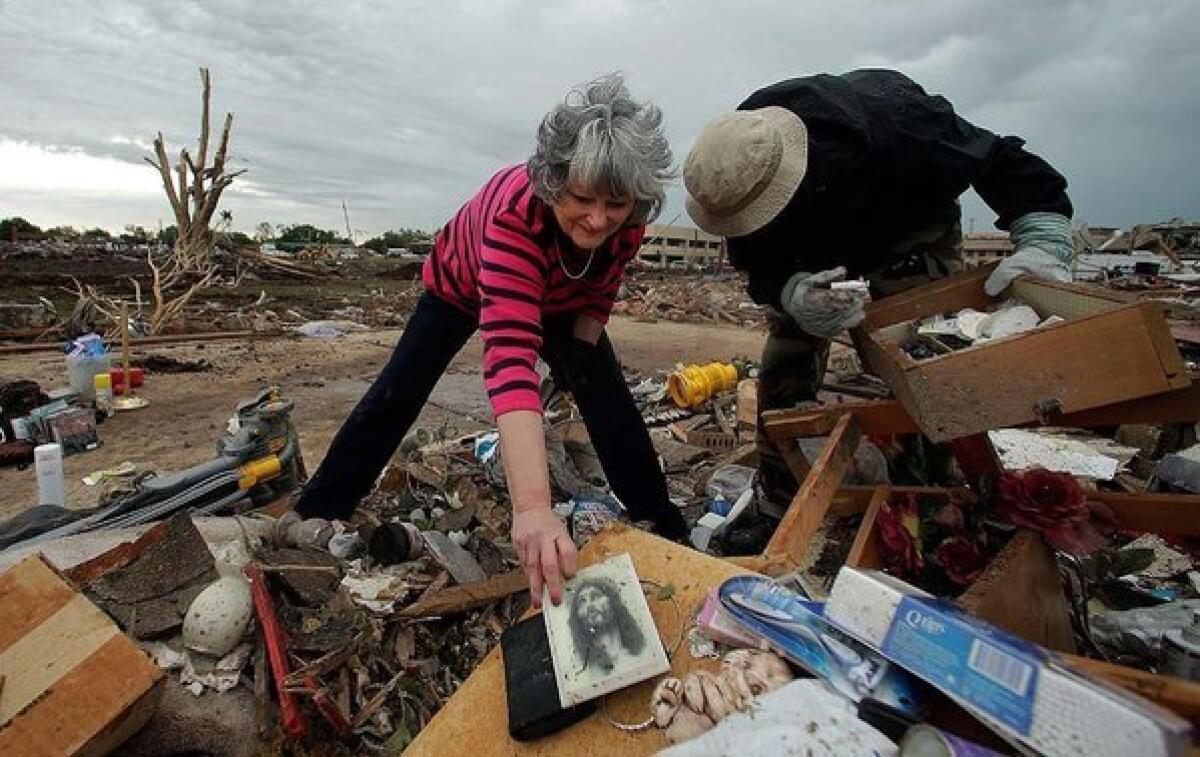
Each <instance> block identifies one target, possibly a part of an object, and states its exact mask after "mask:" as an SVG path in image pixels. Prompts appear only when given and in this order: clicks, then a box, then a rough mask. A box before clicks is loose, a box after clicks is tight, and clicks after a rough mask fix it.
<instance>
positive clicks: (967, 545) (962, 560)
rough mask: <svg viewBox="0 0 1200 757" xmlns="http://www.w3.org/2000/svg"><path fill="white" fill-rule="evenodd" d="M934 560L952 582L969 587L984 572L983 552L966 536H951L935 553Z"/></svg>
mask: <svg viewBox="0 0 1200 757" xmlns="http://www.w3.org/2000/svg"><path fill="white" fill-rule="evenodd" d="M933 556H934V558H935V559H936V560H937V561H938V564H940V565H941V566H942V570H944V571H946V575H947V576H948V577H949V578H950V580H951V581H953V582H954V583H956V584H958V585H959V586H967V585H968V584H970V583H971V582H972V581H974V580H975V579H976V577H978V576H979V574H980V572H981V571H982V570H983V551H982V550H980V549H979V545H977V544H976V543H975V542H973V541H971V540H970V539H968V538H966V537H965V536H951V537H950V538H948V539H945V540H944V541H942V543H941V544H939V545H938V547H937V549H935V550H934V552H933Z"/></svg>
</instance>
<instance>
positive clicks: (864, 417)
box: [763, 400, 920, 440]
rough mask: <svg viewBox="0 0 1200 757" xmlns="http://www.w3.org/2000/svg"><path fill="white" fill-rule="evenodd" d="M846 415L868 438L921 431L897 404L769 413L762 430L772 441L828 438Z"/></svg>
mask: <svg viewBox="0 0 1200 757" xmlns="http://www.w3.org/2000/svg"><path fill="white" fill-rule="evenodd" d="M846 413H851V414H853V415H854V418H855V420H856V421H857V422H858V425H859V429H860V430H861V431H862V432H863V433H864V434H866V435H868V436H885V435H888V436H890V435H895V434H915V433H918V432H919V431H920V429H919V428H918V427H917V424H916V422H915V421H913V419H912V416H910V415H909V414H908V411H907V410H905V409H904V405H902V404H901V403H900V402H899V401H897V400H875V401H870V402H845V403H842V404H840V405H830V406H828V407H823V408H817V409H815V410H768V411H766V412H764V413H763V430H764V431H765V432H766V434H767V436H768V437H770V438H771V439H772V440H777V439H794V438H796V437H811V436H828V435H829V433H830V432H831V431H833V427H834V426H836V425H837V422H838V419H839V418H840V417H841V416H843V415H845V414H846Z"/></svg>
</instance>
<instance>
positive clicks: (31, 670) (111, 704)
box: [0, 555, 165, 755]
mask: <svg viewBox="0 0 1200 757" xmlns="http://www.w3.org/2000/svg"><path fill="white" fill-rule="evenodd" d="M0 629H2V631H0V637H2V639H3V641H2V643H0V678H3V679H4V680H5V684H4V692H3V699H2V700H0V754H72V755H74V754H108V753H109V752H111V751H112V750H114V749H116V748H117V747H118V746H119V745H120V744H121V742H123V741H124V740H125V739H127V738H128V737H129V736H130V735H132V734H133V733H134V732H136V731H137V730H138V729H140V728H141V727H142V726H143V725H145V724H146V721H147V720H149V718H150V716H151V715H152V714H153V713H154V710H155V708H157V706H158V701H159V699H160V698H161V696H162V688H163V686H162V685H163V682H164V681H165V674H164V673H163V671H161V670H159V669H158V667H157V666H156V665H154V663H153V662H152V661H151V660H150V659H149V657H148V656H147V655H146V654H145V653H144V652H143V651H142V650H140V649H139V648H138V647H136V646H135V645H134V644H133V642H131V641H130V640H129V639H128V638H127V637H126V636H124V635H123V634H122V633H121V632H120V630H119V629H118V628H117V627H116V624H115V623H113V621H112V620H111V619H110V618H109V617H108V616H107V615H105V614H104V612H103V611H101V610H100V609H99V608H98V607H96V606H95V605H94V604H92V603H91V602H90V601H88V599H87V597H85V596H84V595H83V594H80V593H78V592H77V591H75V590H74V589H73V588H72V587H71V586H70V584H69V583H68V582H67V580H66V578H65V577H63V576H61V575H60V574H59V573H57V572H56V571H55V570H54V569H53V568H52V567H51V566H50V565H49V564H48V563H46V561H45V559H44V558H43V557H42V556H41V555H35V556H33V557H29V558H26V559H25V560H23V561H21V562H20V563H17V564H16V565H15V566H13V567H12V568H10V569H9V570H8V571H7V572H5V573H4V574H3V576H0Z"/></svg>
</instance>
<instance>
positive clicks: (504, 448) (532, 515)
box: [496, 410, 575, 608]
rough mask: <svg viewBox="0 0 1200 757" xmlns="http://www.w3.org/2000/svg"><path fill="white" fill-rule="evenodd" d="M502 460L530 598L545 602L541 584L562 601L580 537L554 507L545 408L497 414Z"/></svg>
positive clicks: (537, 603)
mask: <svg viewBox="0 0 1200 757" xmlns="http://www.w3.org/2000/svg"><path fill="white" fill-rule="evenodd" d="M496 424H497V425H498V426H499V427H500V459H501V460H502V461H503V462H504V473H505V476H506V477H507V479H508V494H509V496H510V497H512V502H513V524H512V540H513V546H515V547H516V548H517V557H519V558H520V560H521V567H522V568H523V569H524V570H525V575H526V576H528V577H529V593H530V601H531V603H532V604H533V606H534V607H535V608H538V607H541V606H542V587H543V586H548V587H549V588H550V600H551V601H552V602H554V604H558V603H559V602H562V596H563V578H564V577H566V578H570V577H571V576H573V575H575V542H573V541H571V537H570V535H568V534H567V529H566V527H565V526H563V524H562V521H560V520H559V519H558V518H556V517H555V516H554V513H552V512H551V511H550V501H551V500H550V473H549V471H548V469H547V467H546V437H545V436H544V434H543V432H542V415H541V413H535V412H531V411H529V410H513V411H511V412H508V413H505V414H504V415H501V416H500V417H499V418H497V419H496Z"/></svg>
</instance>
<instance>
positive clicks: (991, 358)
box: [852, 267, 1191, 442]
mask: <svg viewBox="0 0 1200 757" xmlns="http://www.w3.org/2000/svg"><path fill="white" fill-rule="evenodd" d="M990 272H991V268H990V267H988V268H982V269H975V270H971V271H967V272H964V273H961V274H958V275H956V276H952V277H950V278H946V279H942V280H940V281H935V282H932V283H930V284H927V285H925V286H921V287H918V288H916V289H912V290H910V291H908V292H903V293H901V294H898V295H894V296H892V297H888V298H886V299H883V300H880V301H879V302H875V303H872V304H871V305H869V306H868V307H867V314H866V318H865V320H864V321H863V323H862V325H861V326H859V327H858V328H856V329H854V331H853V332H852V336H853V337H854V342H855V345H856V346H857V347H858V350H859V353H860V354H861V356H862V358H863V361H864V362H865V363H866V365H867V366H869V367H870V369H871V370H872V371H873V372H874V373H876V374H877V375H878V376H879V377H880V378H882V379H883V380H884V381H886V382H887V383H888V385H889V386H890V387H891V388H892V391H893V392H894V393H895V394H896V397H897V399H899V400H900V401H901V402H902V403H903V404H904V407H905V409H907V410H908V412H909V414H910V415H911V416H912V417H913V420H915V421H916V422H917V424H918V425H919V426H920V427H921V430H922V431H923V432H924V433H925V434H926V435H927V436H928V437H929V438H930V439H933V440H934V441H939V442H940V441H948V440H950V439H957V438H960V437H964V436H970V435H972V434H976V433H979V432H982V431H987V430H989V429H996V428H1005V427H1009V426H1017V425H1021V424H1028V423H1034V422H1036V421H1037V420H1038V419H1039V417H1040V413H1039V409H1040V408H1046V409H1054V408H1057V409H1058V410H1059V411H1060V412H1062V413H1071V412H1078V411H1080V410H1087V409H1089V408H1094V407H1099V406H1102V405H1108V404H1112V403H1114V402H1121V401H1124V400H1130V399H1136V398H1138V397H1145V396H1149V395H1153V394H1158V393H1160V392H1166V391H1170V390H1172V389H1178V388H1182V387H1186V386H1187V385H1188V384H1189V383H1190V381H1191V379H1190V377H1189V376H1188V373H1187V370H1186V366H1185V365H1184V362H1183V359H1182V357H1181V356H1180V354H1179V350H1178V349H1177V348H1176V346H1175V342H1174V340H1173V339H1172V338H1171V332H1170V330H1169V329H1168V327H1167V323H1166V321H1165V319H1164V318H1163V314H1162V309H1161V306H1160V305H1158V304H1157V303H1153V302H1134V301H1130V300H1129V299H1128V298H1127V297H1125V296H1122V295H1120V294H1117V293H1115V292H1110V291H1107V290H1103V289H1098V288H1094V287H1087V286H1082V285H1078V284H1059V283H1053V282H1045V281H1038V280H1034V279H1021V280H1019V281H1017V282H1015V283H1014V284H1013V285H1012V287H1010V288H1009V290H1008V291H1007V292H1006V294H1007V295H1011V296H1012V297H1013V298H1015V299H1017V300H1020V301H1022V302H1024V303H1025V304H1027V305H1029V306H1030V307H1032V308H1033V309H1034V310H1036V311H1037V312H1038V315H1040V316H1041V317H1042V318H1047V317H1049V316H1051V315H1058V316H1061V317H1062V318H1064V319H1066V320H1065V321H1063V322H1061V323H1058V324H1055V325H1051V326H1046V327H1043V328H1039V329H1035V330H1034V331H1029V332H1025V333H1023V334H1017V335H1014V336H1010V337H1005V338H1002V339H996V340H994V341H990V342H988V343H986V344H981V345H978V346H973V347H968V348H966V349H962V350H958V351H956V352H952V353H949V354H945V355H939V356H937V357H933V358H930V359H927V360H920V361H917V360H914V359H912V358H910V357H909V356H908V355H907V354H906V353H905V352H904V351H903V350H902V349H900V345H901V344H902V343H903V342H904V341H906V340H907V339H908V338H910V337H911V336H912V335H913V334H914V333H915V328H916V323H917V322H919V321H920V320H921V319H922V318H925V317H928V316H931V315H937V314H941V313H954V312H957V311H958V310H961V309H962V308H967V307H970V308H975V309H978V310H987V309H989V307H991V306H992V305H994V304H995V302H996V300H994V299H993V298H990V297H988V296H987V294H986V293H985V292H984V291H983V282H984V281H985V280H986V279H987V276H988V274H989V273H990Z"/></svg>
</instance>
